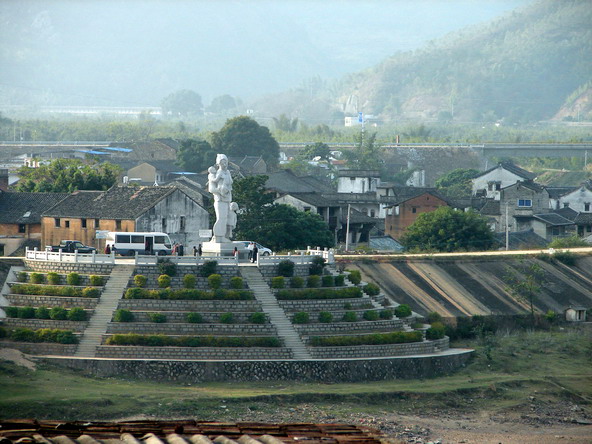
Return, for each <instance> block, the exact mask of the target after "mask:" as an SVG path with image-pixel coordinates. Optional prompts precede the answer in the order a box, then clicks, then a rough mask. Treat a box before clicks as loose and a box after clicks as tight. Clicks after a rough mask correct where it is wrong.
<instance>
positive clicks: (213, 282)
mask: <svg viewBox="0 0 592 444" xmlns="http://www.w3.org/2000/svg"><path fill="white" fill-rule="evenodd" d="M208 285H209V286H210V288H211V289H212V290H216V289H218V288H220V287H222V275H220V274H217V273H214V274H210V275H209V276H208Z"/></svg>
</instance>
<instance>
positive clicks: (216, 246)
mask: <svg viewBox="0 0 592 444" xmlns="http://www.w3.org/2000/svg"><path fill="white" fill-rule="evenodd" d="M237 246H238V245H237V244H235V243H233V242H204V243H202V244H201V249H202V253H201V255H202V256H233V255H234V247H237Z"/></svg>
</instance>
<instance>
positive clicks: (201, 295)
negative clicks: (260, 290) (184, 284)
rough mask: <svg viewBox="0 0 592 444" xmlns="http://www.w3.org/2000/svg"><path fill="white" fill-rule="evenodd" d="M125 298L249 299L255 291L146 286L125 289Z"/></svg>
mask: <svg viewBox="0 0 592 444" xmlns="http://www.w3.org/2000/svg"><path fill="white" fill-rule="evenodd" d="M123 297H124V299H162V300H176V299H179V300H193V301H203V300H227V301H249V300H253V299H255V296H254V295H253V292H251V291H249V290H224V289H221V288H220V289H217V290H214V291H205V290H196V289H190V288H183V289H179V290H171V289H170V288H162V289H159V290H149V289H146V288H128V289H127V290H126V291H125V294H124V296H123Z"/></svg>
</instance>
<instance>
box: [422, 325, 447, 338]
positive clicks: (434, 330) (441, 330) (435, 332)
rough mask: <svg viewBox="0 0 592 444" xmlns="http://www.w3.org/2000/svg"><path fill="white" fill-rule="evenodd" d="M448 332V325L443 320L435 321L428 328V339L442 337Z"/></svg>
mask: <svg viewBox="0 0 592 444" xmlns="http://www.w3.org/2000/svg"><path fill="white" fill-rule="evenodd" d="M445 334H446V327H444V324H442V323H441V322H434V323H433V324H432V326H431V327H430V328H428V329H427V330H426V339H429V340H432V341H433V340H435V339H442V338H443V337H444V335H445Z"/></svg>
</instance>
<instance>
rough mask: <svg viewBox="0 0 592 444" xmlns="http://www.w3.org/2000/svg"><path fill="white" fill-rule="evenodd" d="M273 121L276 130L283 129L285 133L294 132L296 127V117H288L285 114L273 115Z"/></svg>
mask: <svg viewBox="0 0 592 444" xmlns="http://www.w3.org/2000/svg"><path fill="white" fill-rule="evenodd" d="M273 123H274V124H275V128H276V129H277V130H279V131H285V132H287V133H294V132H296V130H297V129H298V118H294V119H290V118H289V117H288V116H286V115H285V114H281V115H280V116H279V117H274V118H273Z"/></svg>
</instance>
